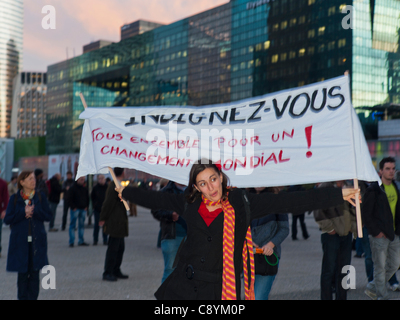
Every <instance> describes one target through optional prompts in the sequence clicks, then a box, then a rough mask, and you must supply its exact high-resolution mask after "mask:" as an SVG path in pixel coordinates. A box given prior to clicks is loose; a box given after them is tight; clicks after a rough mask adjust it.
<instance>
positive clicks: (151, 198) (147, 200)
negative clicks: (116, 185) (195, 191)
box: [122, 187, 186, 215]
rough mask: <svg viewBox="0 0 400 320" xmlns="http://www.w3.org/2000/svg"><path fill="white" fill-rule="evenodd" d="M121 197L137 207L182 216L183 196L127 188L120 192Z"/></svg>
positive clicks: (184, 199)
mask: <svg viewBox="0 0 400 320" xmlns="http://www.w3.org/2000/svg"><path fill="white" fill-rule="evenodd" d="M122 197H123V198H124V199H126V200H129V201H131V202H133V203H136V204H137V205H139V206H142V207H145V208H148V209H152V210H162V209H164V210H171V211H175V212H177V213H178V214H179V215H183V213H184V212H183V211H184V208H185V201H186V198H185V195H184V194H174V193H166V192H160V191H152V190H145V189H142V188H133V187H127V188H125V189H124V191H123V192H122Z"/></svg>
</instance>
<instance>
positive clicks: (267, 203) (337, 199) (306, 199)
mask: <svg viewBox="0 0 400 320" xmlns="http://www.w3.org/2000/svg"><path fill="white" fill-rule="evenodd" d="M356 191H357V190H355V189H339V188H333V187H332V188H317V189H311V190H307V191H296V192H282V193H279V194H273V193H268V192H266V193H262V194H259V195H256V194H249V198H250V204H251V212H252V219H256V218H260V217H262V216H265V215H267V214H271V213H275V214H276V213H288V212H294V211H296V212H300V211H301V212H306V211H312V210H316V209H327V208H330V207H334V206H336V205H338V204H341V203H343V201H345V200H347V201H349V202H350V203H352V204H353V203H354V202H353V201H352V200H353V199H355V193H356Z"/></svg>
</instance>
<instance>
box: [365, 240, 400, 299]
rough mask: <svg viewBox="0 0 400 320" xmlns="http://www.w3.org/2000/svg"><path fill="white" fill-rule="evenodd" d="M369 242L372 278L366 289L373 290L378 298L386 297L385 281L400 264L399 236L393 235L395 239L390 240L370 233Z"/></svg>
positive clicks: (387, 294)
mask: <svg viewBox="0 0 400 320" xmlns="http://www.w3.org/2000/svg"><path fill="white" fill-rule="evenodd" d="M369 242H370V245H371V251H372V261H373V262H374V280H373V281H372V282H370V283H368V285H367V289H369V290H370V291H372V292H375V293H376V296H377V298H378V299H388V297H389V293H388V291H387V288H386V283H387V282H388V281H389V279H390V278H391V277H392V276H393V275H394V274H395V272H396V271H397V270H398V269H399V266H400V238H399V236H395V239H394V240H393V241H390V240H389V239H386V238H375V237H373V236H371V235H370V236H369Z"/></svg>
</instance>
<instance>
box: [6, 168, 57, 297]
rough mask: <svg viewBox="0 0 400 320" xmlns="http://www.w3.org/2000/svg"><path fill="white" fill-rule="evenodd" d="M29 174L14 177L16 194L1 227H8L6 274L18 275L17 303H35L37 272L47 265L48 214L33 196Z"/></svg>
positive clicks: (42, 201)
mask: <svg viewBox="0 0 400 320" xmlns="http://www.w3.org/2000/svg"><path fill="white" fill-rule="evenodd" d="M35 186H36V179H35V176H34V173H33V172H32V171H23V172H21V174H20V175H19V176H18V192H17V193H15V194H14V195H12V196H11V198H10V201H9V203H8V207H7V212H6V216H5V217H4V223H5V224H9V225H10V226H11V234H10V242H9V248H8V256H7V271H11V272H18V283H17V284H18V299H19V300H36V299H37V298H38V296H39V271H40V270H41V269H42V268H43V267H44V266H46V265H48V264H49V262H48V259H47V235H46V231H45V228H44V221H50V218H51V211H50V208H49V205H48V203H47V199H46V196H45V195H44V194H43V193H40V191H36V192H35Z"/></svg>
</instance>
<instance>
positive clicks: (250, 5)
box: [47, 0, 400, 153]
mask: <svg viewBox="0 0 400 320" xmlns="http://www.w3.org/2000/svg"><path fill="white" fill-rule="evenodd" d="M342 10H347V11H345V13H342ZM349 12H353V15H351V14H349ZM399 17H400V1H399V0H349V1H344V0H329V1H327V0H254V1H252V0H231V1H230V2H227V3H226V4H224V5H221V6H218V7H216V8H213V9H210V10H207V11H205V12H202V13H199V14H196V15H194V16H191V17H188V18H186V19H183V20H180V21H177V22H174V23H171V24H169V25H164V26H159V27H158V28H156V29H153V30H150V31H148V32H145V33H143V34H137V35H134V36H132V37H129V38H127V39H125V40H122V41H120V42H119V43H114V44H111V45H108V46H106V47H104V48H101V49H98V50H95V51H92V52H88V53H86V54H83V55H81V56H78V57H75V58H74V59H70V60H67V61H63V62H60V63H57V64H54V65H51V66H49V67H48V72H47V73H48V79H49V81H48V104H47V112H48V121H47V132H48V134H47V148H48V152H49V153H64V152H78V151H79V145H80V137H81V130H82V125H83V122H82V121H81V120H79V114H80V113H81V112H82V111H83V106H82V103H81V101H80V98H79V92H82V93H83V94H84V96H85V99H86V102H87V103H88V105H89V106H103V107H104V106H105V107H109V106H127V105H129V106H152V105H153V106H159V105H179V106H186V105H194V106H198V105H207V104H218V103H225V102H230V101H236V100H241V99H245V98H249V97H252V96H259V95H263V94H266V93H270V92H275V91H279V90H283V89H288V88H293V87H298V86H302V85H306V84H310V83H315V82H318V81H322V80H326V79H330V78H333V77H336V76H341V75H343V74H344V73H345V72H346V71H348V72H349V74H350V78H351V92H352V102H353V105H354V106H355V107H356V108H358V109H357V110H358V112H359V115H360V118H361V120H362V121H363V123H367V122H368V120H369V119H371V114H372V112H371V110H372V109H366V110H364V109H362V108H372V107H374V106H376V105H378V104H385V103H389V104H390V103H399V101H400V79H399V78H400V66H399V61H400V51H398V47H399V46H398V44H399V29H400V25H399V22H400V19H399Z"/></svg>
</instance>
